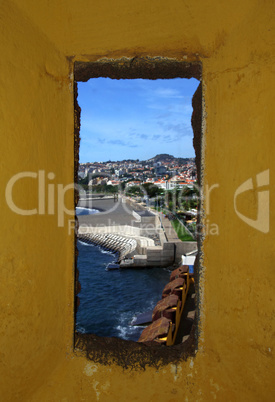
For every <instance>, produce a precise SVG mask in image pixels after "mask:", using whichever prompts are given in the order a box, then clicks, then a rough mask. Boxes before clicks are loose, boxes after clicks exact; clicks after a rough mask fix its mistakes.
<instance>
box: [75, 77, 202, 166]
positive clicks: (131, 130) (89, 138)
mask: <svg viewBox="0 0 275 402" xmlns="http://www.w3.org/2000/svg"><path fill="white" fill-rule="evenodd" d="M198 85H199V81H197V80H196V79H194V78H191V79H189V80H188V79H182V78H176V79H169V80H168V79H166V80H163V79H158V80H144V79H132V80H112V79H110V78H92V79H90V80H89V81H88V82H79V83H78V103H79V105H80V107H81V128H80V137H81V141H80V162H81V163H85V162H95V161H97V162H99V161H107V160H123V159H140V160H145V159H149V158H152V157H153V156H155V155H156V154H160V153H168V154H171V155H174V156H175V157H193V156H194V149H193V145H192V141H193V132H192V128H191V115H192V104H191V101H192V96H193V94H194V92H195V90H196V89H197V87H198Z"/></svg>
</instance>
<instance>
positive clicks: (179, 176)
mask: <svg viewBox="0 0 275 402" xmlns="http://www.w3.org/2000/svg"><path fill="white" fill-rule="evenodd" d="M78 180H79V181H78V183H79V185H80V186H81V189H82V190H84V191H86V192H88V193H104V194H117V193H121V192H123V193H124V195H126V196H128V197H131V198H134V199H135V200H136V201H137V202H140V203H141V204H143V205H146V206H149V207H151V208H155V209H158V210H159V211H162V212H164V213H166V214H168V216H169V217H170V218H171V219H173V218H174V217H177V218H179V217H181V219H183V220H184V221H185V223H187V224H189V225H190V226H191V227H190V226H189V227H190V229H192V227H194V226H195V222H196V218H197V208H198V198H199V191H198V186H197V170H196V164H195V158H176V157H174V156H172V155H169V154H159V155H156V156H155V157H153V158H151V159H148V160H144V161H140V160H138V159H137V160H132V159H131V160H130V159H128V160H126V159H125V160H122V161H107V162H87V163H80V164H79V171H78Z"/></svg>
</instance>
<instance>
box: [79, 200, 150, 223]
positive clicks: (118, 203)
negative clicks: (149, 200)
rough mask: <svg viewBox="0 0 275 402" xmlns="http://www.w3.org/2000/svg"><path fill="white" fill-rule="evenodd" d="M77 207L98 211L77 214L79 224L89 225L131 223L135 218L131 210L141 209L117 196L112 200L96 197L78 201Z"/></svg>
mask: <svg viewBox="0 0 275 402" xmlns="http://www.w3.org/2000/svg"><path fill="white" fill-rule="evenodd" d="M78 206H79V207H84V208H94V209H98V210H99V211H100V212H98V213H96V214H93V215H79V216H78V221H79V224H80V225H81V224H85V225H90V226H117V225H131V224H132V222H133V221H135V220H136V218H134V216H133V215H132V212H133V210H135V211H137V210H138V209H139V210H143V208H142V207H141V206H135V207H133V206H131V205H130V203H129V202H126V201H125V200H124V199H122V198H119V199H118V200H114V199H113V198H108V199H104V198H102V199H100V200H98V199H96V200H89V201H87V200H86V201H80V202H79V203H78Z"/></svg>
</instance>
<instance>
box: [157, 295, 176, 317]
mask: <svg viewBox="0 0 275 402" xmlns="http://www.w3.org/2000/svg"><path fill="white" fill-rule="evenodd" d="M178 300H179V298H178V296H176V295H173V294H171V295H169V296H167V297H165V298H164V299H162V300H160V301H159V302H158V303H157V305H156V307H155V308H154V310H153V314H152V321H156V320H158V319H159V318H160V317H162V316H163V311H164V310H167V309H169V308H171V307H176V306H177V304H178Z"/></svg>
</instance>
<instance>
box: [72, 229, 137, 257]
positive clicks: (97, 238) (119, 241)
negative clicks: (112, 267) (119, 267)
mask: <svg viewBox="0 0 275 402" xmlns="http://www.w3.org/2000/svg"><path fill="white" fill-rule="evenodd" d="M78 239H79V240H81V241H83V242H85V243H89V244H94V245H96V246H100V247H101V248H103V249H104V250H109V251H112V252H114V253H118V261H119V262H120V261H121V260H123V259H124V258H125V257H126V256H127V255H129V254H130V253H132V252H133V251H134V250H135V249H136V247H137V241H136V240H135V239H130V238H126V237H122V236H118V235H115V234H110V233H105V234H104V233H103V234H94V233H89V234H79V235H78Z"/></svg>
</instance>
